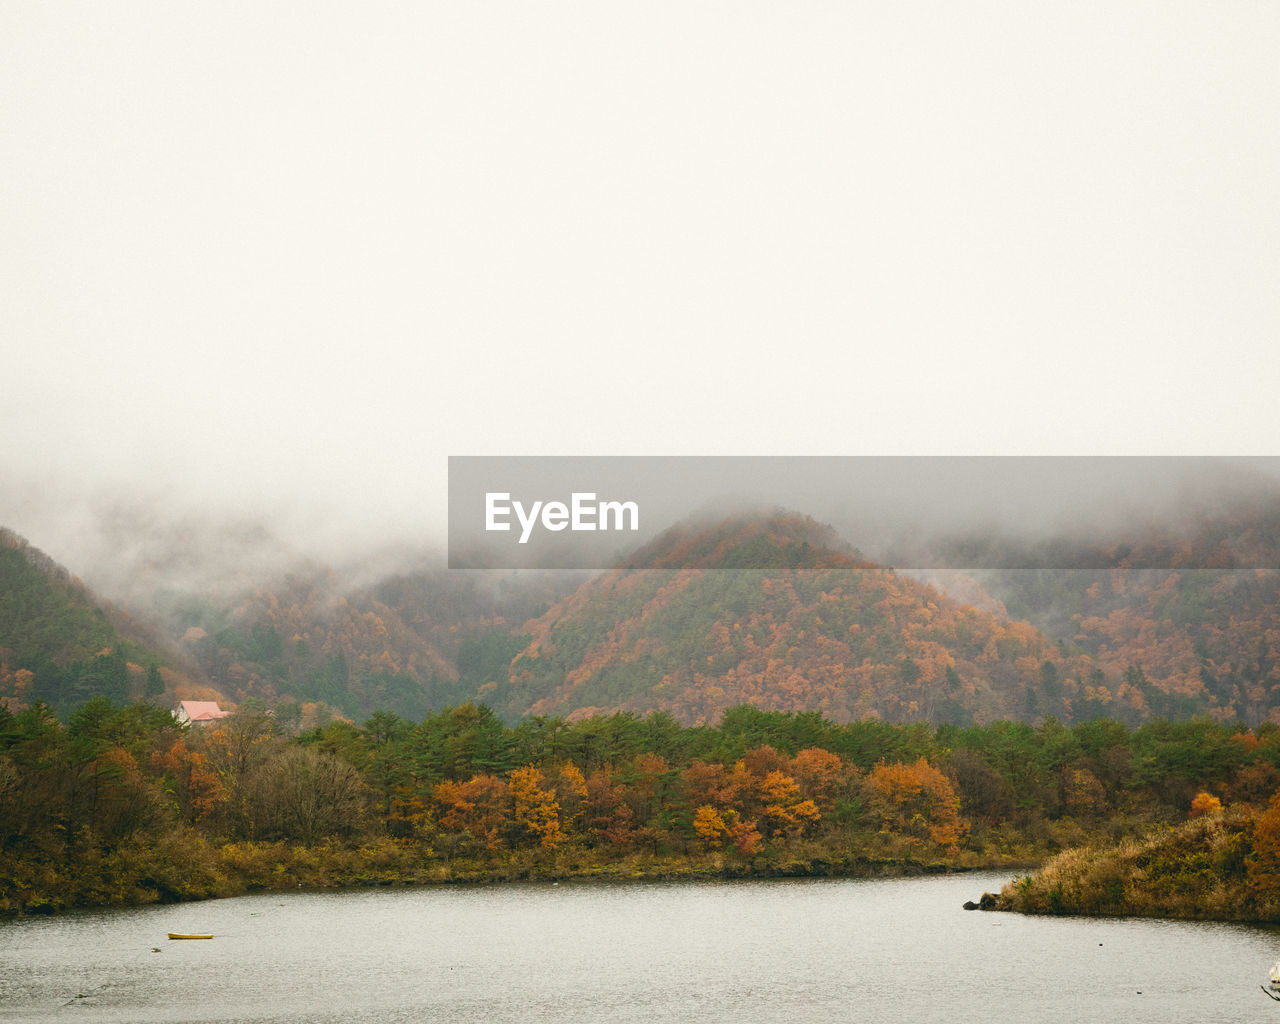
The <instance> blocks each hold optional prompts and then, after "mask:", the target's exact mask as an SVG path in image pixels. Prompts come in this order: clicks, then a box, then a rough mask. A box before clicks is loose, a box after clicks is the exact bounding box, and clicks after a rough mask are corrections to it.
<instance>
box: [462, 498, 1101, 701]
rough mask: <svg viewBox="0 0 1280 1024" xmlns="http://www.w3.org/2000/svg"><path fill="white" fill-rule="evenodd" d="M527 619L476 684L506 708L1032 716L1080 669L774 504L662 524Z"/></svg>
mask: <svg viewBox="0 0 1280 1024" xmlns="http://www.w3.org/2000/svg"><path fill="white" fill-rule="evenodd" d="M748 566H749V567H748ZM523 628H524V631H525V632H526V633H528V634H529V643H528V645H527V646H526V647H525V648H524V649H523V650H522V651H521V652H520V653H519V655H518V656H517V657H516V658H515V659H514V660H513V661H512V663H511V666H510V673H509V677H508V679H507V680H506V681H505V682H501V681H491V682H490V684H489V686H488V689H487V690H486V691H484V692H482V693H481V694H480V696H481V697H482V699H485V700H487V701H492V702H494V703H495V705H496V706H498V707H500V708H502V709H504V710H506V711H507V712H509V713H513V714H535V715H563V716H580V715H583V714H596V713H607V712H612V711H617V710H630V711H641V710H648V709H657V710H661V711H666V712H668V713H670V714H672V715H673V716H674V717H675V718H676V719H678V720H679V721H681V722H684V723H687V724H692V723H697V722H711V721H714V720H715V719H716V718H718V716H719V715H720V714H721V713H722V712H723V711H725V710H726V709H727V708H730V707H734V706H735V705H738V704H752V705H755V706H756V707H759V708H762V709H764V710H770V711H802V710H811V711H819V712H821V713H823V714H824V715H828V716H830V717H831V718H833V719H835V720H838V721H849V720H852V719H859V718H865V717H875V718H881V719H884V720H886V721H893V722H907V721H915V720H920V719H925V720H930V721H942V722H951V723H953V724H964V723H967V722H971V721H974V720H975V719H977V720H981V721H990V720H993V719H996V718H1006V717H1009V718H1019V717H1024V716H1027V715H1028V714H1034V713H1035V712H1036V711H1037V710H1038V706H1037V704H1036V698H1035V693H1036V691H1037V689H1038V687H1039V686H1040V684H1041V682H1042V680H1043V678H1044V676H1045V674H1046V673H1047V672H1053V673H1056V674H1057V675H1058V677H1060V678H1061V679H1062V680H1063V686H1064V687H1065V688H1069V689H1070V688H1072V687H1073V686H1078V685H1082V684H1081V683H1080V678H1081V677H1083V676H1087V674H1088V670H1089V668H1090V667H1091V666H1090V665H1089V663H1087V662H1086V661H1085V660H1084V659H1080V658H1076V659H1072V658H1064V657H1063V656H1062V655H1061V653H1060V651H1059V650H1058V649H1057V648H1056V647H1055V645H1054V644H1053V643H1052V642H1051V641H1050V640H1049V639H1048V638H1047V637H1045V636H1044V635H1043V634H1041V633H1040V632H1039V631H1037V630H1036V629H1034V628H1033V627H1031V626H1029V625H1027V624H1025V623H1020V622H1015V621H1011V620H1009V619H1007V618H1001V617H998V616H996V615H993V614H991V613H989V612H985V611H980V610H978V609H976V608H972V607H969V606H966V605H962V604H960V603H958V602H956V601H953V600H950V599H948V598H946V597H945V596H943V595H942V594H941V593H939V592H938V591H937V590H935V589H933V588H931V587H928V586H925V585H923V584H921V583H918V582H917V581H915V580H913V579H911V578H909V577H906V576H900V575H898V574H896V573H894V572H893V571H892V570H890V569H886V568H883V567H880V566H877V565H874V564H872V563H870V562H867V561H865V560H864V559H862V558H861V557H860V556H859V555H858V554H857V553H856V552H855V551H853V550H852V549H851V548H849V547H848V546H847V545H845V544H843V543H842V542H840V541H839V539H838V538H836V537H835V535H834V534H832V533H831V531H830V530H828V529H826V528H824V527H821V526H819V525H817V524H815V523H813V522H812V521H810V520H807V519H805V518H803V517H799V516H793V515H785V514H776V515H773V516H770V517H766V518H761V517H749V518H742V519H730V520H726V521H724V522H722V523H719V524H717V525H715V526H712V527H710V528H707V529H702V530H693V529H689V528H680V529H677V530H673V531H671V532H670V533H669V534H667V535H665V536H664V537H662V538H659V540H658V541H656V542H655V544H654V545H652V546H651V547H650V548H648V549H646V550H643V551H641V552H638V553H637V554H636V556H635V557H634V558H632V559H629V560H628V565H627V567H626V568H619V569H616V570H614V571H613V572H610V573H606V574H604V575H601V576H599V577H597V578H595V579H592V580H590V581H588V582H587V583H585V584H583V585H582V586H581V587H580V588H579V589H578V590H577V591H575V592H574V593H573V594H571V595H570V596H568V597H567V598H565V599H564V600H562V601H560V602H558V603H557V604H556V605H555V606H554V607H553V608H551V609H550V610H549V611H548V612H547V613H546V614H545V615H543V616H540V617H539V618H537V619H534V620H532V621H531V622H529V623H526V624H525V626H524V627H523ZM1046 666H1047V667H1046Z"/></svg>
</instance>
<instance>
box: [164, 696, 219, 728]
mask: <svg viewBox="0 0 1280 1024" xmlns="http://www.w3.org/2000/svg"><path fill="white" fill-rule="evenodd" d="M230 714H231V712H230V711H223V710H222V708H220V707H218V702H217V701H216V700H184V701H182V702H180V703H179V704H178V706H177V707H176V708H174V710H173V717H174V718H176V719H177V720H178V724H179V725H186V724H187V723H188V722H197V723H204V722H216V721H217V720H218V719H220V718H226V717H227V716H228V715H230Z"/></svg>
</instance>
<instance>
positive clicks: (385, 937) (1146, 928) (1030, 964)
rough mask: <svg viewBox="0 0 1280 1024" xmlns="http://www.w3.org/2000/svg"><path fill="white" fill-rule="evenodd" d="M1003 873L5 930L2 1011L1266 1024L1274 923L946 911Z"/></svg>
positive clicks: (123, 913)
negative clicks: (182, 936) (193, 937)
mask: <svg viewBox="0 0 1280 1024" xmlns="http://www.w3.org/2000/svg"><path fill="white" fill-rule="evenodd" d="M1007 879H1008V876H1006V875H954V876H946V877H931V878H913V879H893V880H874V881H864V880H849V879H802V880H781V881H734V882H709V883H708V882H703V883H691V882H679V883H635V884H606V883H587V882H564V883H560V884H558V885H557V884H552V883H520V884H513V885H493V886H457V887H438V888H431V887H427V888H395V889H374V890H359V891H345V892H322V893H310V892H308V893H302V892H299V893H286V894H280V893H271V894H261V895H253V896H244V897H238V898H235V899H226V900H213V901H209V902H204V903H189V904H183V905H179V906H165V907H144V908H139V909H135V910H113V911H85V912H77V913H71V914H66V915H62V916H57V917H48V918H31V919H24V920H17V921H8V922H4V923H0V1021H63V1020H66V1021H73V1020H74V1021H83V1022H95V1024H97V1022H108V1021H111V1022H115V1021H118V1022H129V1024H140V1022H144V1021H228V1022H230V1021H235V1022H239V1024H247V1022H262V1024H266V1022H272V1024H339V1022H361V1024H390V1022H406V1024H407V1022H417V1021H450V1022H455V1021H460V1022H466V1021H483V1022H485V1024H500V1022H506V1021H511V1022H516V1021H521V1022H525V1021H558V1022H559V1021H601V1022H616V1021H635V1022H641V1021H643V1022H652V1021H673V1022H674V1021H680V1022H687V1021H699V1022H725V1024H730V1022H731V1024H751V1022H771V1024H772V1022H787V1024H792V1022H797V1024H807V1022H825V1021H859V1022H862V1021H913V1022H914V1021H946V1022H948V1024H964V1022H972V1021H1018V1022H1022V1021H1064V1022H1072V1024H1079V1022H1082V1021H1099V1022H1101V1021H1106V1022H1108V1024H1110V1022H1113V1021H1122V1022H1125V1024H1134V1022H1144V1021H1150V1022H1160V1024H1168V1022H1169V1021H1178V1020H1185V1021H1190V1020H1195V1021H1198V1022H1206V1021H1223V1022H1228V1021H1229V1022H1232V1024H1237V1022H1240V1021H1249V1020H1268V1021H1273V1020H1274V1021H1280V1004H1276V1003H1273V1002H1272V1001H1271V1000H1269V999H1268V998H1267V997H1266V996H1265V995H1264V994H1263V993H1262V992H1260V991H1259V989H1258V986H1259V984H1260V983H1261V982H1264V981H1265V980H1266V977H1267V972H1268V970H1269V969H1270V967H1271V965H1272V964H1273V963H1274V962H1275V961H1276V959H1277V958H1280V930H1276V929H1273V928H1264V927H1254V926H1244V925H1228V924H1203V923H1185V922H1167V921H1131V920H1130V921H1122V920H1107V919H1096V918H1085V919H1071V918H1027V917H1019V916H1015V915H1012V914H996V913H983V912H977V911H973V912H968V911H965V910H963V909H961V904H962V903H963V902H964V901H965V900H966V899H977V898H978V896H979V895H980V894H981V893H982V891H983V890H991V891H994V890H997V889H999V887H1000V886H1001V885H1002V884H1003V883H1004V882H1005V881H1007ZM170 931H174V932H200V933H204V932H211V933H213V935H214V936H215V937H214V938H213V939H212V940H209V941H194V942H180V941H170V940H168V939H167V938H166V934H167V933H168V932H170Z"/></svg>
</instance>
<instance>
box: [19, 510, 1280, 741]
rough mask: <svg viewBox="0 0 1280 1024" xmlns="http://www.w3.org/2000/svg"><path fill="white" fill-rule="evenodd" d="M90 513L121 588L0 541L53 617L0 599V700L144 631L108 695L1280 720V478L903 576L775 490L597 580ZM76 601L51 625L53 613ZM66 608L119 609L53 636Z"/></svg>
mask: <svg viewBox="0 0 1280 1024" xmlns="http://www.w3.org/2000/svg"><path fill="white" fill-rule="evenodd" d="M96 528H97V530H98V531H99V534H100V536H101V538H102V539H104V540H105V541H109V543H108V544H107V547H110V548H112V549H114V550H115V551H116V552H117V553H118V560H117V564H116V566H115V568H114V569H113V568H112V566H111V563H110V561H109V560H108V561H107V562H106V563H105V564H104V565H102V566H99V569H98V576H97V577H96V579H99V580H102V581H104V582H105V583H107V585H108V586H109V587H110V588H111V589H110V591H108V593H109V594H110V597H111V601H110V603H108V602H107V601H105V600H100V599H98V598H97V597H95V596H94V594H93V593H92V592H91V591H89V590H87V589H85V588H83V587H79V586H78V585H75V586H72V584H70V583H69V582H68V581H69V580H70V575H69V574H68V573H66V572H65V571H63V570H58V569H56V568H53V569H50V568H49V566H50V565H52V564H53V563H52V561H51V560H48V559H44V560H42V559H41V558H40V557H37V556H35V555H33V554H31V549H30V545H26V544H25V543H24V542H22V540H21V539H20V538H18V537H16V535H13V534H10V535H9V536H10V541H9V544H8V550H9V551H11V552H12V551H16V550H18V549H23V550H25V551H26V552H27V554H26V555H25V556H24V558H23V560H22V562H21V565H20V566H19V563H17V562H12V564H8V565H7V568H6V575H5V580H4V582H5V584H6V586H7V587H8V588H9V590H10V591H13V589H14V588H15V587H17V589H19V590H24V591H26V590H30V589H31V588H32V587H33V586H35V584H34V583H33V582H32V579H31V578H30V577H31V573H32V572H33V571H34V569H33V566H38V565H39V566H44V569H42V570H41V573H43V574H44V576H45V577H46V578H47V580H48V581H49V582H48V584H47V586H46V589H49V588H52V589H51V590H50V592H56V593H58V594H61V595H63V596H62V597H60V598H59V601H58V602H54V603H53V604H52V605H50V604H47V603H46V604H43V605H41V606H40V607H41V608H43V609H44V610H43V611H40V610H36V611H33V610H32V609H36V605H34V604H32V603H30V602H29V601H28V602H26V603H23V602H21V601H14V600H13V599H12V598H11V599H10V601H9V604H8V605H7V606H6V607H7V608H8V612H7V614H8V617H9V622H10V623H11V625H10V627H9V630H8V632H7V633H5V634H0V697H3V698H4V699H6V700H8V701H10V702H17V703H22V702H24V701H27V700H29V699H33V698H34V697H35V696H42V698H43V699H46V700H49V702H50V703H53V704H56V705H57V706H59V707H67V706H70V705H71V704H72V703H74V701H75V700H78V699H81V698H83V696H84V695H85V694H87V693H89V692H90V691H91V690H92V688H93V684H92V683H91V682H90V683H82V682H81V681H80V680H92V679H94V678H96V677H95V676H94V675H93V674H92V673H89V674H88V675H85V674H84V673H83V672H82V671H81V670H79V669H77V670H76V671H77V672H80V675H77V676H76V682H75V683H74V685H71V684H68V685H67V686H63V687H61V688H59V687H60V684H57V683H56V681H55V680H54V676H52V675H48V674H46V676H44V677H42V678H43V679H44V680H45V682H43V683H42V684H41V686H42V687H43V689H39V690H38V692H37V691H36V690H33V689H32V683H31V679H32V678H33V677H31V676H28V675H24V676H22V677H21V679H19V677H18V674H17V673H18V672H19V671H20V670H25V671H26V672H28V673H32V672H34V671H35V667H36V666H37V663H38V664H61V665H63V666H64V667H65V666H67V665H71V664H73V663H75V664H82V663H87V661H92V659H93V658H95V657H98V656H99V655H101V654H103V653H104V652H106V653H111V652H112V651H114V650H115V649H116V648H117V647H119V648H121V649H122V650H124V649H125V648H127V647H128V645H129V644H134V645H135V648H136V649H135V648H130V650H133V651H134V653H133V654H128V653H127V652H126V654H125V655H124V657H125V661H126V663H127V664H129V665H132V666H133V667H132V668H130V669H128V671H129V673H132V674H131V675H130V676H129V678H130V680H131V682H130V683H129V685H128V686H125V687H123V688H121V684H120V682H119V678H120V677H119V673H117V674H116V676H113V677H112V678H113V679H114V680H115V681H114V682H113V683H112V684H111V687H109V688H108V689H109V692H111V693H112V694H113V695H115V696H117V697H125V698H133V697H140V696H142V695H143V694H144V693H147V694H148V695H149V696H152V697H154V698H155V699H164V700H169V699H173V698H175V697H192V696H213V697H217V698H220V699H224V700H226V701H228V702H232V703H237V702H242V701H244V700H247V699H254V700H258V701H261V702H262V703H263V704H265V705H267V706H269V707H277V708H280V709H282V713H283V714H284V716H285V717H286V719H288V720H290V721H294V722H297V723H300V724H305V723H307V722H312V721H316V720H320V719H323V717H325V716H326V715H329V714H335V713H336V714H341V715H346V716H349V717H352V718H354V719H356V720H362V719H363V718H364V717H367V716H368V715H369V714H370V713H372V712H373V711H376V710H390V711H394V712H395V713H397V714H400V715H403V716H405V717H409V718H414V719H416V718H420V717H422V716H423V715H425V714H427V713H429V712H432V711H437V710H440V709H442V708H444V707H448V706H452V705H456V704H459V703H462V702H466V701H483V702H485V703H487V704H489V705H491V706H492V707H494V708H495V709H496V710H498V711H499V713H500V714H502V715H503V716H504V717H506V718H508V719H511V720H514V719H516V718H519V717H521V716H524V715H529V714H534V715H550V716H573V717H580V716H583V715H590V714H594V713H604V712H610V711H615V710H629V711H635V712H637V713H643V712H646V711H649V710H654V709H660V710H664V711H668V712H670V713H671V714H673V715H674V716H676V717H677V718H678V719H679V720H681V721H683V722H686V723H694V722H700V721H714V720H716V719H717V717H718V716H719V715H720V714H721V713H722V712H723V711H724V710H726V709H727V708H730V707H733V706H735V705H737V704H741V703H751V704H755V705H756V706H758V707H761V708H765V709H771V710H784V711H800V710H814V711H821V712H823V713H824V714H827V715H828V716H830V717H832V718H833V719H836V720H850V719H856V718H862V717H878V718H883V719H886V720H889V721H895V722H905V721H913V720H930V721H935V722H954V723H956V724H963V723H966V722H970V721H977V722H986V721H991V720H994V719H998V718H1015V719H1023V720H1028V721H1037V720H1040V719H1042V718H1044V717H1045V716H1048V715H1053V716H1055V717H1058V718H1060V719H1062V720H1064V721H1073V720H1078V719H1081V718H1090V717H1100V716H1106V717H1114V718H1118V719H1120V720H1123V721H1126V722H1130V723H1134V722H1139V721H1142V720H1145V719H1147V718H1149V717H1152V716H1173V717H1184V716H1186V715H1190V714H1210V715H1213V716H1214V717H1216V718H1219V719H1222V720H1229V719H1233V718H1242V719H1244V720H1246V721H1249V722H1251V723H1256V722H1258V721H1263V720H1267V719H1269V718H1273V717H1275V718H1280V711H1277V708H1280V641H1278V640H1277V638H1278V637H1280V586H1278V583H1277V571H1276V568H1275V567H1276V566H1277V565H1280V500H1276V499H1275V498H1274V497H1273V496H1272V494H1271V493H1270V490H1269V489H1268V488H1267V487H1259V488H1256V489H1255V490H1254V492H1253V493H1251V494H1249V495H1248V496H1245V497H1241V495H1240V493H1239V492H1232V494H1231V495H1229V496H1225V497H1223V498H1222V499H1221V500H1218V499H1214V500H1213V501H1207V502H1206V501H1201V502H1200V503H1199V504H1196V503H1189V504H1188V505H1187V506H1186V507H1185V508H1183V509H1181V510H1180V512H1179V513H1178V515H1177V516H1168V515H1165V516H1159V517H1157V516H1149V517H1145V518H1143V517H1139V518H1138V519H1136V520H1135V521H1133V522H1131V523H1130V524H1129V525H1128V527H1127V528H1126V529H1124V530H1119V531H1112V532H1108V531H1104V530H1101V529H1099V530H1094V531H1089V532H1085V531H1071V532H1068V533H1065V534H1056V535H1050V536H1035V537H1030V538H1029V537H1028V535H1027V534H1026V532H1025V531H1012V532H1003V531H999V530H995V529H991V530H976V529H971V530H969V531H967V532H965V533H962V534H961V533H954V532H953V533H942V534H938V535H928V536H926V535H923V534H916V536H915V537H914V538H912V539H911V541H910V545H914V546H910V545H908V544H904V543H900V544H899V547H898V548H897V552H898V554H899V556H901V557H902V558H903V560H904V561H903V562H902V563H899V564H902V565H904V566H905V568H903V569H901V570H898V569H894V568H892V567H891V564H887V563H884V562H882V561H880V560H878V559H873V558H872V557H870V556H868V555H866V554H864V553H863V550H864V549H863V548H862V546H861V544H859V545H858V547H855V546H853V544H851V543H850V542H849V541H848V540H847V539H846V538H845V536H844V535H842V534H841V533H840V532H839V531H837V530H835V529H834V528H832V527H831V526H829V525H826V524H825V523H822V522H819V521H818V520H816V519H814V518H810V517H807V516H802V515H797V514H794V513H788V512H785V511H781V510H778V509H768V510H760V509H757V510H754V511H750V512H739V513H737V514H735V515H731V516H728V517H724V518H721V519H719V520H714V519H712V518H710V517H708V516H706V515H704V516H701V517H698V518H693V519H687V520H684V521H681V522H679V523H676V524H674V525H672V526H671V527H669V528H668V529H666V530H665V531H663V532H662V533H661V534H659V535H658V536H657V537H655V538H654V539H653V540H652V541H650V542H648V543H647V544H645V545H643V546H641V547H639V548H637V549H636V550H634V551H632V552H631V553H630V554H628V555H626V556H624V557H623V558H622V559H620V560H619V562H618V565H617V566H616V567H615V568H613V569H611V570H609V571H606V572H601V573H596V574H587V573H583V572H566V571H555V570H540V571H532V570H521V571H496V570H493V571H466V572H458V571H449V570H446V569H444V568H443V567H442V559H441V558H440V556H439V554H438V553H437V552H435V551H433V550H432V549H431V548H430V547H429V546H427V545H413V544H409V543H404V542H399V543H393V544H387V545H385V546H383V547H381V548H378V549H369V551H368V553H367V554H364V555H358V554H357V548H358V547H359V545H353V546H352V548H351V549H350V550H349V551H347V552H345V553H344V554H345V556H347V557H343V558H341V559H334V560H326V559H323V558H320V557H317V556H316V555H315V554H313V553H311V552H309V551H308V550H307V547H306V546H305V544H304V541H305V538H293V541H294V542H293V543H291V542H290V539H288V538H282V537H281V536H279V535H278V534H277V533H276V532H275V531H273V530H272V529H270V528H269V527H268V526H267V525H266V524H265V523H263V522H261V521H239V522H226V521H222V520H220V519H218V518H217V517H209V518H206V519H201V518H200V517H198V516H186V517H179V518H177V519H166V518H165V517H163V516H161V515H159V514H153V515H146V514H144V512H143V511H141V510H139V509H138V508H137V507H129V506H119V507H116V508H115V509H114V511H113V512H112V514H111V515H109V516H106V517H104V518H103V520H102V521H101V523H99V524H98V526H97V527H96ZM103 550H104V551H105V550H106V548H104V549H103ZM922 552H923V553H927V562H928V563H929V566H928V567H927V568H923V569H921V568H919V567H918V565H919V563H920V562H921V561H923V559H922V558H921V557H919V556H920V554H921V553H922ZM11 561H12V558H11ZM46 562H47V563H48V564H47V565H46V564H45V563H46ZM41 586H45V585H44V584H41ZM68 588H70V589H68ZM95 589H98V588H96V587H95ZM49 609H53V610H52V611H50V610H49ZM24 616H26V619H25V620H24ZM60 618H61V619H65V620H66V621H65V624H64V625H63V626H61V627H59V629H60V630H61V633H59V632H58V631H57V630H55V631H54V632H53V633H42V632H40V629H41V628H44V627H39V628H37V625H36V622H37V621H39V622H44V623H47V622H49V621H51V620H59V619H60ZM27 620H30V621H27ZM23 622H25V625H24V624H23ZM77 622H85V623H90V624H93V623H97V624H99V625H100V624H101V623H107V624H111V623H116V624H124V625H123V627H122V626H121V625H116V626H115V627H113V628H114V629H115V631H114V632H109V631H108V632H94V631H93V630H90V631H89V632H88V633H85V634H84V637H85V638H84V639H81V640H77V641H75V642H74V643H72V644H70V646H67V645H66V644H64V645H63V646H62V647H59V646H58V644H59V642H60V641H55V640H54V639H49V638H48V637H53V636H55V635H66V636H75V635H79V634H77V633H76V630H77V629H79V628H80V627H79V626H76V625H75V624H76V623H77ZM97 628H98V626H95V629H97ZM41 637H45V639H40V638H41ZM15 638H16V639H15ZM122 645H123V646H122ZM153 666H154V668H155V670H156V672H157V673H159V674H160V678H161V679H162V681H163V683H164V685H163V687H162V688H161V692H160V693H158V694H157V693H155V692H153V691H155V690H156V688H157V682H156V675H155V674H154V673H153V674H152V675H151V676H150V684H149V685H150V689H147V686H146V685H144V684H146V682H147V678H146V677H147V674H148V672H149V671H150V669H151V667H153ZM140 681H141V682H140ZM64 691H65V692H64Z"/></svg>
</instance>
